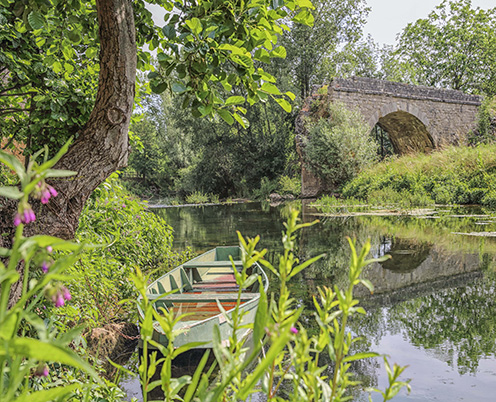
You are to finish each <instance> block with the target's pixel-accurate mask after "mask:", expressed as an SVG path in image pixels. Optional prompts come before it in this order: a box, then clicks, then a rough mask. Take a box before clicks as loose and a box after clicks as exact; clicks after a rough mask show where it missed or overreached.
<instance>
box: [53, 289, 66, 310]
mask: <svg viewBox="0 0 496 402" xmlns="http://www.w3.org/2000/svg"><path fill="white" fill-rule="evenodd" d="M54 299H55V307H62V306H63V305H64V304H65V300H64V296H62V293H58V292H57V293H56V294H55V296H54Z"/></svg>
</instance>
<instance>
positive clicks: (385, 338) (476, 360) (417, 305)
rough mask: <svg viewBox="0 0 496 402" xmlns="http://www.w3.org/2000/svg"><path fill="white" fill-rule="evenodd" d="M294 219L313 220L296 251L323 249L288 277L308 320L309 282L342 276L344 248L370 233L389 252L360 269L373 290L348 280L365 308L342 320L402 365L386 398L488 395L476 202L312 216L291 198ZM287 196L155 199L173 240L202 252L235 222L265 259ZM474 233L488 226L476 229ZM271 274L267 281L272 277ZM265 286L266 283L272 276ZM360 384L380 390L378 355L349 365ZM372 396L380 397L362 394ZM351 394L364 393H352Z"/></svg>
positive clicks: (225, 238)
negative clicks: (256, 239) (256, 240)
mask: <svg viewBox="0 0 496 402" xmlns="http://www.w3.org/2000/svg"><path fill="white" fill-rule="evenodd" d="M292 206H293V207H297V208H300V209H302V214H301V216H302V219H303V221H305V222H311V221H313V220H314V219H317V218H318V219H320V222H319V223H317V224H315V225H314V226H312V227H310V228H306V229H304V230H303V231H302V232H301V233H300V234H299V237H298V245H299V246H298V247H299V249H298V254H299V256H300V258H301V259H306V258H309V257H311V256H314V255H317V254H321V253H325V254H326V256H325V258H323V259H321V260H320V261H319V262H318V263H316V264H314V265H313V266H311V267H309V268H307V269H306V270H305V271H303V272H302V273H301V274H299V275H298V276H297V277H295V278H294V279H293V282H292V283H291V289H292V291H293V295H294V297H296V298H297V299H298V300H299V303H301V305H303V306H305V310H304V313H303V314H304V316H305V317H304V318H305V319H307V318H308V319H309V320H311V317H312V312H313V311H312V296H313V295H315V294H316V293H317V290H316V289H317V287H318V286H332V285H334V284H337V285H338V286H339V285H344V284H345V283H346V278H347V269H346V268H347V266H348V261H349V247H348V243H347V240H346V236H350V237H352V238H356V239H357V242H358V244H363V243H364V242H365V240H366V239H367V238H370V239H371V242H372V251H371V253H372V254H373V255H374V256H382V255H384V254H390V255H391V256H392V259H390V260H388V261H386V262H383V263H375V264H373V265H371V266H370V267H369V268H368V269H367V270H366V272H365V276H366V277H367V278H368V279H369V280H370V281H372V283H373V284H374V286H375V291H374V294H370V292H368V291H367V290H366V289H365V288H357V293H356V295H357V297H358V298H359V299H360V301H361V304H362V305H363V306H364V307H365V308H366V310H367V316H366V317H364V318H362V319H356V320H354V321H353V322H352V323H351V330H352V331H353V332H354V333H355V334H358V335H360V336H363V337H364V340H363V342H362V343H361V347H363V348H367V347H368V348H370V349H371V350H373V351H375V352H378V353H381V354H387V355H389V356H390V362H391V363H393V362H396V363H398V364H400V365H409V367H408V368H407V369H406V371H405V372H404V374H403V377H402V378H403V379H411V386H412V392H411V393H410V394H407V393H406V391H402V392H401V393H400V394H399V395H398V396H397V397H396V398H395V399H394V400H395V401H409V402H410V401H424V402H425V401H475V400H477V401H479V402H481V401H494V400H495V396H494V395H493V392H494V384H495V383H496V355H495V352H496V328H495V327H496V295H495V292H494V290H495V285H496V274H495V267H496V258H495V257H496V238H495V237H491V234H495V235H496V233H495V232H496V218H494V219H493V216H492V214H490V213H488V212H487V211H483V210H480V209H478V208H437V209H436V210H434V211H429V212H428V213H424V214H420V215H417V216H405V215H389V216H387V215H384V216H381V215H373V216H350V215H346V216H322V215H320V214H319V213H318V211H316V210H314V209H313V208H310V207H308V206H303V207H302V206H301V203H299V202H294V203H292ZM290 207H291V204H284V205H280V206H276V207H273V206H270V205H268V204H265V203H264V204H261V203H246V204H233V205H219V206H205V207H201V206H199V207H173V208H158V209H155V210H154V211H155V212H156V213H157V214H158V215H160V216H163V217H164V218H165V219H166V221H167V222H168V223H169V224H170V225H171V226H172V227H173V228H174V247H175V248H176V249H178V250H181V249H185V248H186V247H191V248H192V250H193V251H195V252H198V253H200V252H203V251H205V250H208V249H211V248H213V247H215V246H218V245H232V244H237V236H236V231H237V230H238V231H240V232H241V233H242V234H243V235H245V236H250V237H253V236H256V235H260V236H261V242H260V244H261V247H265V248H268V249H269V250H270V253H269V257H268V258H274V257H275V255H276V254H277V253H278V252H279V250H280V239H281V231H282V230H283V224H282V222H283V221H284V220H285V219H286V217H287V216H288V213H289V209H290ZM481 232H487V233H486V234H488V233H489V235H490V236H489V237H488V236H480V234H481ZM273 282H274V281H273ZM273 285H276V284H275V283H273ZM354 370H355V372H356V374H357V376H358V378H359V379H360V380H362V381H363V382H364V384H365V385H366V386H373V387H377V388H380V389H384V388H385V386H386V383H387V374H386V371H385V369H384V367H383V363H382V359H376V360H369V361H367V362H364V363H361V364H359V365H357V366H356V367H354ZM372 397H373V400H374V401H379V400H382V399H381V398H380V395H378V394H372ZM354 400H359V401H362V400H363V401H365V400H367V393H365V392H358V393H357V394H356V395H355V398H354Z"/></svg>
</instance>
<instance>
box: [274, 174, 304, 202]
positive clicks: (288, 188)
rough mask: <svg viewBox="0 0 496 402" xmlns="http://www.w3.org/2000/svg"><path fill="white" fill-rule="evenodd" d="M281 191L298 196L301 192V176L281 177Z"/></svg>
mask: <svg viewBox="0 0 496 402" xmlns="http://www.w3.org/2000/svg"><path fill="white" fill-rule="evenodd" d="M279 191H280V193H281V194H283V195H286V194H292V195H294V196H295V197H298V196H299V195H300V194H301V178H300V177H289V176H281V177H279Z"/></svg>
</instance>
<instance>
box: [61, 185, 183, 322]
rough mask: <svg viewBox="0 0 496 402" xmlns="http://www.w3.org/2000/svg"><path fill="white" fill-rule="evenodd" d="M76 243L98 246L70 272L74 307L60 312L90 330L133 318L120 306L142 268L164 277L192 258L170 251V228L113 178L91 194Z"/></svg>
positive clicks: (129, 293)
mask: <svg viewBox="0 0 496 402" xmlns="http://www.w3.org/2000/svg"><path fill="white" fill-rule="evenodd" d="M76 239H77V240H78V241H81V242H82V241H85V242H88V243H90V244H95V245H100V247H98V248H96V249H93V250H91V251H88V252H87V253H85V254H83V255H82V256H81V258H80V259H79V260H78V261H77V262H76V263H75V264H74V265H73V266H72V267H71V268H69V269H68V272H69V274H70V276H71V278H72V279H71V281H70V282H69V285H70V289H71V291H72V293H73V295H74V300H75V302H74V303H73V304H72V305H70V306H67V307H64V308H62V309H59V310H58V311H59V312H60V313H61V316H63V317H64V318H63V319H62V318H61V322H70V321H72V322H85V323H86V325H88V326H90V327H95V326H100V325H102V324H104V323H108V322H111V321H113V320H114V319H115V317H119V318H120V319H122V320H125V319H126V318H129V314H134V313H132V312H130V311H127V309H128V307H126V306H123V305H122V304H120V303H119V302H120V301H121V300H124V299H127V298H131V297H134V296H135V289H134V287H133V285H132V283H131V281H130V275H131V273H132V272H133V271H134V269H135V267H137V266H139V267H140V268H141V269H142V270H143V271H145V272H147V273H149V272H151V271H153V270H156V269H160V271H162V273H163V272H166V271H167V270H169V269H170V268H171V267H174V266H175V265H179V264H180V263H181V262H182V261H183V260H184V258H186V259H187V256H188V253H189V252H186V253H185V254H184V256H183V255H178V254H176V253H174V252H173V251H172V241H173V236H172V228H171V227H170V226H169V225H167V223H166V222H165V221H164V220H163V219H162V218H160V217H159V216H157V215H155V214H154V213H152V212H150V211H147V210H146V204H145V203H144V202H142V201H140V200H138V199H137V198H135V197H133V196H131V195H130V194H129V193H128V192H127V191H126V190H125V189H124V188H123V187H122V186H121V184H120V183H119V181H118V179H117V177H116V175H112V176H111V178H109V179H108V180H107V181H106V182H104V183H102V184H101V185H100V186H99V187H98V188H97V189H96V190H95V191H94V192H93V194H92V196H91V197H90V199H89V200H88V202H87V203H86V205H85V208H84V210H83V212H82V214H81V216H80V220H79V228H78V230H77V232H76Z"/></svg>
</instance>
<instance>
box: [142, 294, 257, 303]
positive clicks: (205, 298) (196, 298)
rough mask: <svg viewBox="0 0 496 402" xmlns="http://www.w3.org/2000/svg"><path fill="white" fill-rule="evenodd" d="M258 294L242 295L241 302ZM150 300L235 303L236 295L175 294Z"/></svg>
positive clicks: (157, 296) (150, 297)
mask: <svg viewBox="0 0 496 402" xmlns="http://www.w3.org/2000/svg"><path fill="white" fill-rule="evenodd" d="M259 296H260V294H259V293H242V294H241V301H249V300H252V299H254V298H256V297H259ZM148 298H149V299H150V300H159V301H167V302H171V303H204V302H215V301H216V300H218V301H220V302H235V301H236V300H238V294H237V293H207V294H205V293H179V294H178V293H175V294H170V295H167V296H162V295H148Z"/></svg>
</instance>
